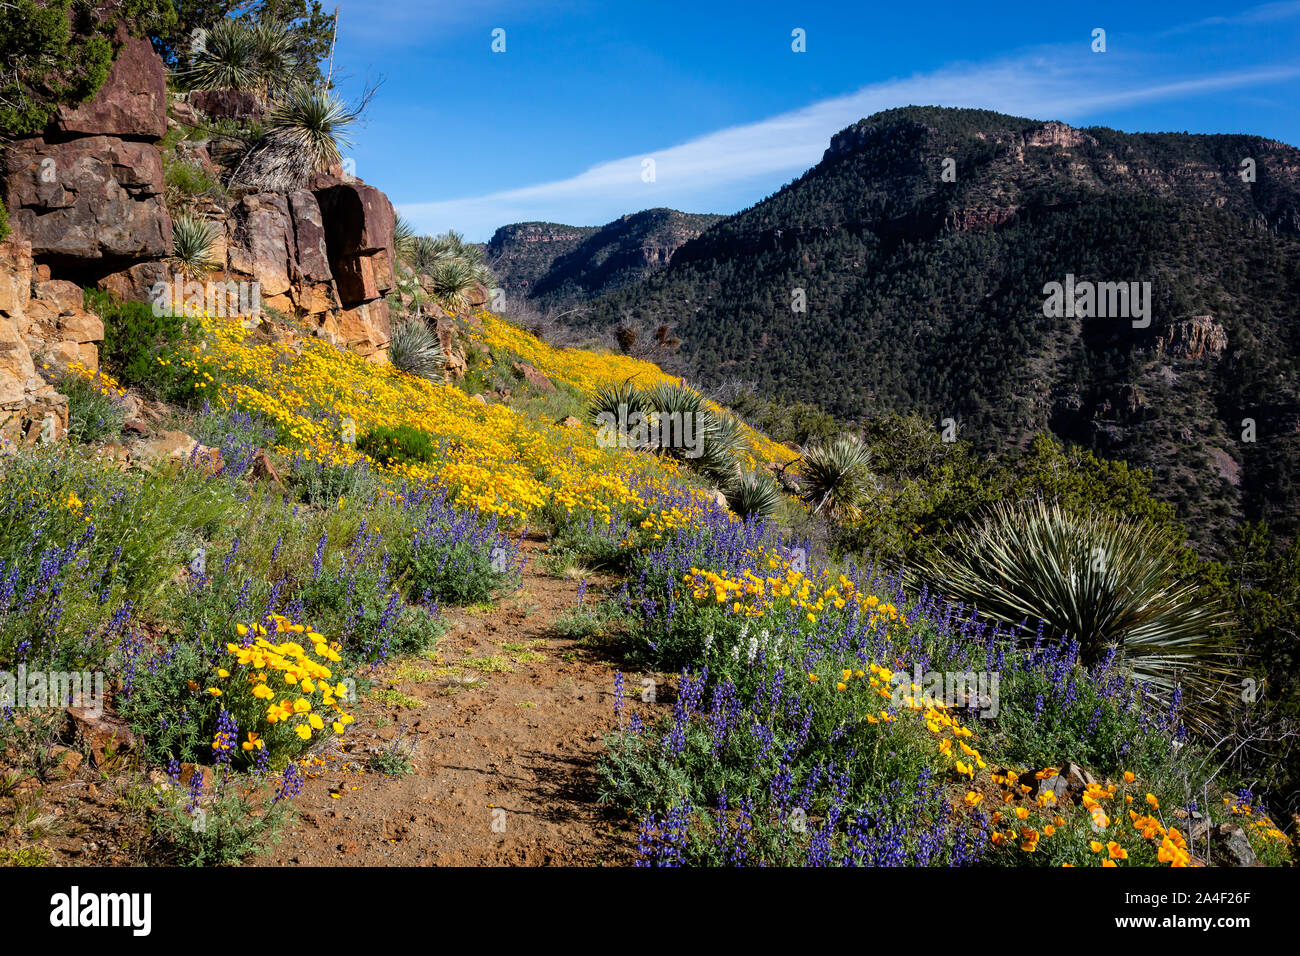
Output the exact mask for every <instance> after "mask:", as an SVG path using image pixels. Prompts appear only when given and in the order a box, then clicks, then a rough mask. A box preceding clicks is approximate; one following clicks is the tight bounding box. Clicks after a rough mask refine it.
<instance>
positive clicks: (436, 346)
mask: <svg viewBox="0 0 1300 956" xmlns="http://www.w3.org/2000/svg"><path fill="white" fill-rule="evenodd" d="M388 361H389V362H391V363H392V365H393V367H394V368H396V369H399V370H400V371H403V372H407V373H409V374H411V375H415V376H418V377H419V378H427V379H430V380H434V379H438V378H440V377H441V376H442V371H443V368H444V366H446V364H447V353H446V351H445V350H444V349H443V347H442V342H441V341H439V339H438V335H437V333H436V332H434V331H433V329H431V328H429V326H428V325H427V324H426V323H425V322H424V321H423V320H422V319H413V318H409V317H408V318H402V319H398V320H397V321H396V322H394V323H393V331H392V337H391V339H390V341H389V343H388Z"/></svg>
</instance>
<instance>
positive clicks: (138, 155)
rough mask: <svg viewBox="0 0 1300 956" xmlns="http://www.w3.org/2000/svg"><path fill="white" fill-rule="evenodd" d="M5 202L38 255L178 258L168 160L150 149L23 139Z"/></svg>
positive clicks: (12, 160)
mask: <svg viewBox="0 0 1300 956" xmlns="http://www.w3.org/2000/svg"><path fill="white" fill-rule="evenodd" d="M6 170H7V172H8V182H7V187H6V193H5V203H6V204H7V205H8V207H9V218H10V222H11V224H12V226H13V229H14V232H15V233H16V234H17V235H19V236H21V237H22V238H24V239H26V240H28V241H29V242H30V243H31V247H32V254H33V255H36V256H42V255H53V256H60V257H67V258H76V259H85V260H95V259H114V260H122V259H125V260H131V259H156V258H160V257H162V256H166V255H170V254H171V247H172V225H171V217H170V216H169V215H168V213H167V207H166V205H165V203H164V202H163V174H162V160H161V158H160V156H159V154H158V150H157V149H156V148H155V147H154V146H153V145H152V144H149V143H137V142H125V141H123V140H120V139H115V138H113V137H111V136H87V137H84V138H82V139H74V140H70V141H67V142H56V143H48V142H46V141H45V140H44V139H42V138H40V137H33V138H30V139H23V140H18V141H16V142H15V143H14V144H13V145H12V147H11V148H10V151H9V155H8V159H7V162H6Z"/></svg>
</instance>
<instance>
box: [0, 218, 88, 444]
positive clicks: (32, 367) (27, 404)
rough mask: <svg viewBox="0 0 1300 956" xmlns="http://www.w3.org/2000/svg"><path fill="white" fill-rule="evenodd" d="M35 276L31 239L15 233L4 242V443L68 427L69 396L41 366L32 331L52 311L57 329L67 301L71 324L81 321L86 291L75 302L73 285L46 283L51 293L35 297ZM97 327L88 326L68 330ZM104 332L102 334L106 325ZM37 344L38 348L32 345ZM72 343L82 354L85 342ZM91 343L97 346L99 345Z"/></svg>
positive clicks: (0, 348) (0, 381) (0, 332)
mask: <svg viewBox="0 0 1300 956" xmlns="http://www.w3.org/2000/svg"><path fill="white" fill-rule="evenodd" d="M32 276H33V262H32V247H31V243H30V242H27V241H26V240H22V239H15V238H14V237H12V236H11V237H9V238H8V239H6V240H5V241H4V242H0V447H4V446H7V445H9V444H10V443H17V444H25V445H31V444H35V443H36V442H38V441H57V440H58V439H60V438H62V437H63V436H64V435H65V434H66V433H67V429H68V400H67V399H66V398H65V397H64V396H62V395H60V394H59V393H58V392H56V391H55V390H54V388H53V387H52V386H50V385H49V384H47V383H46V381H45V379H44V378H42V377H41V375H40V372H39V371H38V370H37V368H36V362H35V356H36V355H39V354H41V353H42V352H43V351H44V350H43V349H42V348H41V347H40V346H41V344H42V343H41V342H40V341H38V340H35V339H34V338H33V335H32V331H33V325H36V324H38V323H39V322H41V321H48V320H49V319H50V318H51V316H52V317H53V319H54V322H55V325H56V328H57V326H58V325H59V324H60V323H61V320H62V318H63V313H62V309H63V307H64V306H67V307H68V313H69V316H70V317H71V318H72V321H71V322H70V323H69V324H70V325H72V326H76V325H78V324H79V323H80V321H81V317H79V316H74V314H73V313H74V311H79V307H80V304H81V303H80V300H81V293H80V289H78V290H77V295H76V297H75V298H76V301H75V302H74V301H72V300H71V296H70V295H68V294H66V293H67V292H68V290H66V289H63V288H61V287H58V286H55V287H53V288H50V286H51V285H52V284H51V283H45V284H44V287H43V288H42V289H41V291H42V293H44V295H45V296H46V298H43V299H33V297H32ZM74 288H76V287H75V286H74ZM56 310H59V311H57V312H56ZM93 331H95V330H94V329H92V328H89V327H86V326H84V325H83V326H82V327H81V329H80V331H77V332H71V331H70V332H69V334H71V335H77V336H80V335H86V334H90V333H91V332H93ZM99 336H100V337H101V338H102V337H103V331H102V329H100V330H99ZM33 345H35V346H37V347H36V348H35V349H33ZM71 346H72V350H73V351H74V353H75V354H76V355H77V357H78V358H80V357H81V356H80V351H79V346H80V343H78V342H76V341H71ZM90 348H91V350H92V351H93V349H94V346H93V345H92V346H90ZM69 357H71V356H69Z"/></svg>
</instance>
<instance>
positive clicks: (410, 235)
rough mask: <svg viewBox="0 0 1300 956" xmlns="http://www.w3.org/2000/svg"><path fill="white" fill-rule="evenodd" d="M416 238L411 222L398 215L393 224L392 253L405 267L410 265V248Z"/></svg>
mask: <svg viewBox="0 0 1300 956" xmlns="http://www.w3.org/2000/svg"><path fill="white" fill-rule="evenodd" d="M417 238H418V237H417V236H416V234H415V227H414V226H412V225H411V220H409V219H407V218H406V217H405V216H403V215H402V214H401V213H398V214H397V218H396V220H395V221H394V222H393V251H394V252H396V253H397V261H398V262H400V263H402V264H403V265H407V266H409V265H410V264H411V257H410V253H411V248H412V246H413V245H414V244H415V241H416V239H417Z"/></svg>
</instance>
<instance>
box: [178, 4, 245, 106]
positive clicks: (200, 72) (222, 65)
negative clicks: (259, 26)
mask: <svg viewBox="0 0 1300 956" xmlns="http://www.w3.org/2000/svg"><path fill="white" fill-rule="evenodd" d="M187 78H188V80H189V83H190V86H192V87H194V88H195V89H199V90H239V91H241V92H251V91H253V90H254V89H256V88H257V86H258V84H259V81H260V79H261V70H260V69H259V66H258V50H257V45H256V43H255V42H254V37H253V34H252V33H251V32H250V31H249V29H248V27H247V26H245V25H244V24H243V23H241V22H240V21H238V20H232V19H229V18H223V19H221V20H218V21H217V22H216V23H214V24H213V25H212V27H211V28H209V29H208V30H207V31H206V34H205V35H204V39H203V46H202V49H200V50H199V51H198V53H197V55H196V58H195V62H194V67H193V68H192V69H191V70H190V71H189V73H188V76H187Z"/></svg>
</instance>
